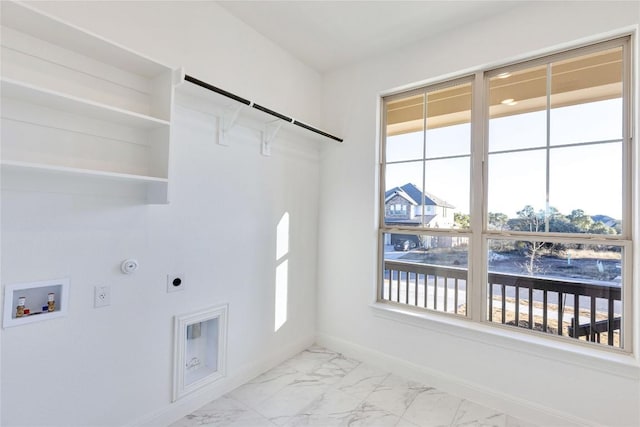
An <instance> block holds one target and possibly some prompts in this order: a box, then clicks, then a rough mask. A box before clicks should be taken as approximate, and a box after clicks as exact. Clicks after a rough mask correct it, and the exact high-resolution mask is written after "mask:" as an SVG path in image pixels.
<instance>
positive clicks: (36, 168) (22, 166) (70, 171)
mask: <svg viewBox="0 0 640 427" xmlns="http://www.w3.org/2000/svg"><path fill="white" fill-rule="evenodd" d="M0 164H1V165H2V168H3V169H5V170H16V171H33V172H42V173H51V174H57V175H72V176H76V177H79V178H81V177H83V176H85V177H98V178H106V179H112V180H117V181H130V182H148V183H168V182H169V180H168V179H166V178H158V177H154V176H144V175H134V174H126V173H117V172H106V171H99V170H94V169H81V168H71V167H66V166H55V165H50V164H41V163H30V162H20V161H13V160H4V159H3V160H2V162H1V163H0Z"/></svg>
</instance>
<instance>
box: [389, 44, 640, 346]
mask: <svg viewBox="0 0 640 427" xmlns="http://www.w3.org/2000/svg"><path fill="white" fill-rule="evenodd" d="M631 38H632V37H631V35H630V34H624V35H620V36H617V37H615V38H612V39H610V40H605V41H600V42H595V43H590V44H588V45H582V46H576V47H572V48H570V49H566V50H563V51H560V52H555V53H551V54H546V55H543V56H540V57H537V58H532V59H530V60H524V61H518V62H514V63H511V64H505V65H502V66H499V67H495V68H491V69H481V70H478V71H476V72H475V73H474V74H473V75H472V76H469V75H465V76H462V77H459V78H452V79H447V80H445V81H442V82H437V83H434V84H429V85H426V86H421V87H419V88H416V89H412V90H408V91H404V92H401V93H394V94H392V95H389V96H385V97H383V98H382V102H381V106H382V108H381V122H380V123H381V132H380V138H381V143H380V163H379V166H380V173H379V190H380V197H379V201H380V205H379V206H380V208H379V212H380V216H379V228H378V231H379V232H378V234H379V239H378V241H379V244H378V246H379V248H378V271H377V280H376V283H377V285H376V300H377V303H382V304H389V305H391V306H393V308H394V310H398V309H400V310H406V311H407V312H408V313H411V312H414V313H415V311H416V310H418V311H423V312H428V313H429V314H434V315H436V316H451V314H450V313H444V312H441V311H435V310H430V309H424V308H416V307H412V306H408V305H405V304H401V303H394V302H389V301H386V300H382V299H381V297H380V295H381V287H382V285H383V280H384V240H383V239H384V235H385V234H386V233H388V234H394V233H396V234H397V233H403V234H415V235H421V234H426V235H431V236H435V237H437V236H440V235H445V236H451V237H467V238H469V252H468V256H469V263H468V271H467V314H466V319H465V320H471V321H472V322H474V323H479V324H484V325H488V326H491V327H494V328H501V329H503V330H508V331H509V332H521V333H523V334H535V336H537V337H542V338H544V339H548V340H550V342H552V340H556V341H559V342H562V343H572V344H574V345H578V346H585V348H589V349H594V348H597V349H599V350H606V351H612V352H621V353H631V352H632V351H633V349H634V345H635V343H634V342H633V337H634V335H635V333H636V332H637V331H635V330H634V329H633V326H634V319H635V318H637V313H635V312H634V310H633V306H634V297H635V295H634V290H633V286H634V274H636V275H637V274H638V273H640V271H634V264H633V260H634V255H633V249H634V247H636V242H634V238H636V237H637V233H636V229H635V228H636V227H638V225H639V224H638V222H637V221H638V219H636V218H635V217H634V206H635V205H637V204H638V200H636V198H637V197H638V193H637V191H638V189H636V188H634V181H633V179H634V177H635V176H637V172H638V171H637V170H636V168H638V167H639V165H638V164H637V163H636V162H637V158H636V156H637V152H636V150H637V148H635V147H634V141H633V125H634V122H633V115H632V112H633V104H632V102H633V87H632V73H633V70H632V65H633V63H632V60H631V51H632V45H631ZM620 46H621V47H623V76H622V84H623V94H622V117H623V124H622V125H623V134H622V144H623V151H622V152H623V170H622V174H623V178H622V186H623V188H622V191H623V197H622V199H623V206H622V208H623V209H622V218H621V219H622V224H623V229H622V233H621V234H619V235H606V236H605V235H590V234H572V233H550V232H514V231H502V230H490V229H489V228H488V206H487V201H488V197H487V195H488V181H487V179H486V177H487V176H488V155H489V150H488V137H489V135H488V133H489V130H488V126H487V124H488V122H489V108H488V103H487V102H486V100H487V99H489V79H490V78H491V77H492V76H496V75H498V74H500V73H503V72H505V71H515V70H517V69H523V68H529V67H532V66H535V65H541V64H545V63H549V62H555V61H558V60H563V59H568V58H571V57H574V56H581V55H584V54H587V53H589V52H595V51H601V50H606V49H609V48H613V47H620ZM465 80H466V81H470V82H471V83H472V91H473V92H472V107H471V156H470V168H471V170H470V179H471V182H470V187H469V188H470V193H471V194H470V215H471V224H470V229H468V230H456V229H434V228H428V227H418V228H416V227H393V226H387V225H385V222H384V194H385V167H386V158H385V154H386V122H387V118H386V108H385V106H386V103H387V102H389V101H393V100H396V99H398V98H404V97H409V96H411V95H416V94H420V93H425V94H426V93H428V92H429V91H435V90H438V89H442V88H445V87H447V86H452V85H455V84H460V83H461V82H464V81H465ZM425 102H426V98H425ZM423 190H424V189H423ZM496 238H500V239H505V238H506V239H514V240H517V239H520V240H528V239H536V240H544V241H554V242H559V243H575V242H581V243H588V244H602V245H618V246H621V247H622V248H623V252H624V257H623V266H624V270H623V277H622V281H623V282H622V283H623V293H622V295H623V297H622V299H623V300H622V307H623V318H622V333H623V335H622V338H623V347H622V348H617V347H611V346H606V345H600V346H594V345H593V343H590V342H584V341H582V340H576V339H567V337H566V336H554V335H546V334H540V333H536V332H533V331H529V330H527V329H522V328H517V327H513V326H508V325H502V324H498V323H495V322H490V321H489V320H488V316H487V314H488V313H487V303H486V301H487V293H488V292H487V276H488V271H487V270H488V262H487V256H488V255H487V254H488V241H489V240H491V239H496ZM635 267H636V268H637V267H638V266H635ZM636 292H638V290H636ZM457 317H460V316H459V315H457ZM636 327H639V326H636Z"/></svg>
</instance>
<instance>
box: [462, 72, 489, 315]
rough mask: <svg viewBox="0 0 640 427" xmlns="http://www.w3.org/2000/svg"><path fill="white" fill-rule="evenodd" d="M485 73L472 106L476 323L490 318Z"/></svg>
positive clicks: (478, 78) (472, 299)
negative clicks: (487, 299)
mask: <svg viewBox="0 0 640 427" xmlns="http://www.w3.org/2000/svg"><path fill="white" fill-rule="evenodd" d="M485 85H486V82H485V79H484V76H483V73H482V72H477V73H476V75H475V80H474V82H473V95H472V104H471V174H470V176H471V195H470V197H471V200H470V214H471V224H470V225H471V233H472V238H471V245H470V248H469V271H468V282H467V287H468V294H467V298H468V302H467V304H468V307H469V313H468V316H469V317H470V318H471V319H473V320H474V321H477V322H480V321H482V320H483V319H485V318H486V307H485V306H486V304H484V303H483V301H485V299H484V298H485V295H486V289H485V285H484V283H485V280H484V278H485V277H486V255H485V252H484V251H483V250H482V247H483V239H482V231H483V229H484V223H485V219H484V217H485V216H484V208H483V207H484V205H485V203H484V194H485V184H484V179H483V176H484V165H485V162H484V159H485V158H486V147H487V145H488V144H485V143H484V140H485V135H486V134H487V132H486V131H485V122H486V117H487V114H488V112H486V110H485V106H484V99H485V97H486V93H487V89H486V87H485Z"/></svg>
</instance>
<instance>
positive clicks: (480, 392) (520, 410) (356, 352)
mask: <svg viewBox="0 0 640 427" xmlns="http://www.w3.org/2000/svg"><path fill="white" fill-rule="evenodd" d="M316 343H317V344H318V345H320V346H322V347H326V348H328V349H330V350H333V351H337V352H340V353H342V354H344V355H345V356H347V357H351V358H354V359H357V360H360V361H362V362H365V363H368V364H371V365H374V366H378V367H380V368H382V369H384V370H386V371H389V372H391V373H394V374H397V375H400V376H403V377H405V378H412V379H415V380H416V381H419V382H422V383H424V384H427V385H429V386H433V387H435V388H437V389H439V390H442V391H445V392H447V393H450V394H453V395H455V396H459V397H462V398H464V399H468V400H471V401H473V402H476V403H478V404H481V405H484V406H487V407H489V408H493V409H496V410H498V411H500V412H504V413H507V414H509V415H511V416H513V417H516V418H519V419H522V420H525V421H528V422H530V423H533V424H537V425H539V426H545V427H548V426H558V427H559V426H562V427H588V426H589V427H595V426H598V424H595V423H594V422H593V421H589V420H585V419H582V418H579V417H576V416H574V415H572V414H568V413H563V412H560V411H557V410H555V409H552V408H547V407H543V406H541V405H538V404H536V403H533V402H530V401H527V400H523V399H519V398H517V397H514V396H511V395H507V394H505V393H502V392H500V391H496V390H493V389H489V388H487V387H485V386H483V385H480V384H474V383H470V382H468V381H466V380H464V379H462V378H456V377H453V376H449V375H444V374H442V373H441V372H438V371H436V370H433V369H431V368H428V367H425V366H421V365H416V364H414V363H411V362H407V361H406V360H403V359H399V358H397V357H394V356H390V355H388V354H385V353H381V352H379V351H376V350H372V349H370V348H367V347H363V346H361V345H359V344H354V343H352V342H349V341H345V340H343V339H341V338H336V337H333V336H329V335H325V334H318V335H317V337H316Z"/></svg>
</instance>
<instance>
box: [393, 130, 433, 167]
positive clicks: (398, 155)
mask: <svg viewBox="0 0 640 427" xmlns="http://www.w3.org/2000/svg"><path fill="white" fill-rule="evenodd" d="M423 155H424V134H423V133H422V132H411V133H404V134H400V135H394V136H388V137H387V162H396V161H402V160H420V159H422V156H423Z"/></svg>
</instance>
